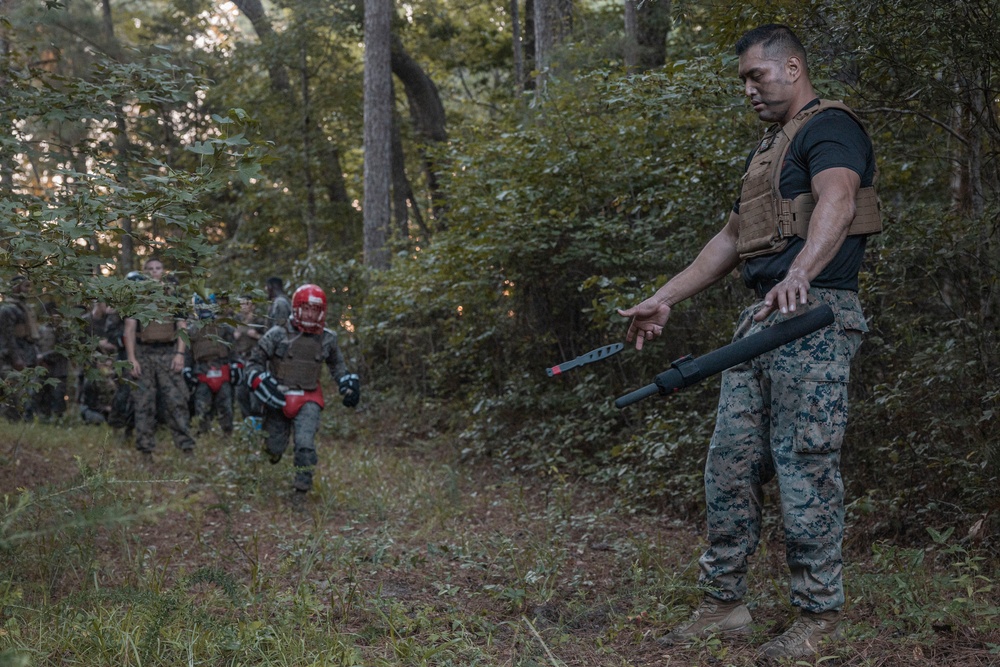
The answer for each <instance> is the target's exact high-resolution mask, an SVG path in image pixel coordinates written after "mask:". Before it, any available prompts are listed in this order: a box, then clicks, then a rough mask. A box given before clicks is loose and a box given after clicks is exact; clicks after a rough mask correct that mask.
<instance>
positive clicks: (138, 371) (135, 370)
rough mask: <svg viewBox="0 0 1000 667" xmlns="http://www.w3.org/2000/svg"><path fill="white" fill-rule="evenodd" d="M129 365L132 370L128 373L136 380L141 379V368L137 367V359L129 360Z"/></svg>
mask: <svg viewBox="0 0 1000 667" xmlns="http://www.w3.org/2000/svg"><path fill="white" fill-rule="evenodd" d="M129 363H130V364H132V370H131V371H129V373H130V374H131V375H132V377H133V378H134V379H136V380H138V379H139V378H141V377H142V366H140V365H139V360H138V359H131V360H129Z"/></svg>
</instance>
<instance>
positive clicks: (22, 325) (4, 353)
mask: <svg viewBox="0 0 1000 667" xmlns="http://www.w3.org/2000/svg"><path fill="white" fill-rule="evenodd" d="M30 307H31V306H29V305H28V304H26V303H25V302H24V301H23V300H22V299H20V298H18V297H17V296H14V295H8V296H7V297H6V298H5V300H4V302H3V303H0V366H3V367H4V368H16V369H22V368H24V367H26V366H34V365H35V362H36V360H37V357H38V348H37V347H36V345H35V343H36V342H37V334H38V330H37V324H36V323H35V322H34V317H33V316H32V314H31V313H30V312H29V311H28V308H30ZM16 329H20V331H21V334H23V335H19V334H18V333H15V330H16ZM32 329H34V332H32Z"/></svg>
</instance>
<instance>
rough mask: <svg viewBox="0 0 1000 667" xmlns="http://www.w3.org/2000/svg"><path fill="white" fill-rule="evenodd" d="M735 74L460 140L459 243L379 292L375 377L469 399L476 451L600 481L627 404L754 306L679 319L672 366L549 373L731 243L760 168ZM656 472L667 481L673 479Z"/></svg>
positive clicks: (583, 84)
mask: <svg viewBox="0 0 1000 667" xmlns="http://www.w3.org/2000/svg"><path fill="white" fill-rule="evenodd" d="M728 65H729V63H728V60H727V59H719V58H695V59H691V60H689V61H684V62H677V63H675V64H674V65H673V67H672V68H670V70H668V71H665V72H663V73H659V74H649V75H645V76H642V77H637V78H632V79H626V78H622V77H620V76H618V75H614V74H612V73H610V72H597V73H594V74H592V75H590V76H586V77H582V78H580V79H579V80H576V81H574V82H566V83H563V84H558V85H553V86H551V87H550V92H549V98H548V99H547V100H546V101H545V108H544V113H540V114H537V115H536V116H535V117H533V118H532V119H531V120H530V121H528V122H524V123H518V122H517V120H516V119H514V118H511V119H508V120H506V121H503V122H498V123H495V124H490V125H487V126H484V127H482V128H480V129H479V130H476V131H474V132H471V133H469V134H468V136H465V137H462V138H461V139H457V140H455V141H454V142H453V145H452V150H451V152H450V154H449V155H448V156H447V161H448V163H449V164H451V165H453V167H454V169H453V171H452V172H451V173H450V174H448V175H447V176H446V177H445V178H444V179H443V185H444V189H445V192H446V195H447V199H448V201H449V202H450V207H449V211H448V228H447V231H445V232H442V233H440V234H438V235H437V236H436V237H435V238H434V242H433V244H431V245H430V246H428V247H426V248H421V249H420V250H419V251H418V252H414V253H412V254H410V255H409V256H405V257H404V256H399V257H397V258H396V261H395V263H394V267H393V269H392V270H391V271H390V272H389V273H387V274H386V275H384V276H381V277H380V280H379V282H378V283H376V284H374V285H373V286H372V289H371V292H370V293H369V294H368V295H367V297H366V302H365V309H364V315H365V317H364V320H363V328H362V331H361V333H362V339H364V340H368V341H370V343H369V345H371V346H372V348H373V349H372V352H371V353H370V354H369V358H370V359H372V360H373V363H376V364H378V366H376V369H378V368H380V367H387V370H389V371H390V372H392V373H393V375H394V376H395V377H397V378H400V379H402V380H403V381H404V382H412V383H413V387H414V389H417V390H419V391H424V392H428V393H431V394H435V395H447V396H461V397H463V398H464V399H465V400H466V401H467V405H468V406H469V413H470V414H469V423H468V425H467V427H466V428H465V429H464V433H463V439H464V440H465V442H466V446H467V449H468V450H469V451H470V452H476V453H491V454H494V455H500V456H502V457H503V458H505V459H507V460H509V461H512V462H513V461H520V462H527V463H528V464H529V465H530V466H532V467H535V466H537V467H539V468H540V469H548V468H550V467H556V468H562V467H564V466H567V465H568V466H569V467H570V468H572V469H574V470H576V471H577V472H586V471H590V470H593V469H595V468H594V466H595V465H596V466H600V465H603V463H606V461H607V457H608V455H609V453H610V452H611V451H612V449H613V448H615V445H616V444H619V445H620V442H621V440H620V435H621V433H622V430H621V429H622V427H623V426H624V422H623V417H622V415H620V414H616V413H615V411H614V410H612V409H611V408H610V404H611V399H612V398H613V397H614V395H616V392H622V391H623V390H624V389H625V388H626V387H628V386H629V385H632V386H634V385H635V384H637V383H639V382H642V383H643V384H645V383H646V382H649V381H651V378H652V376H653V375H654V374H655V373H656V372H659V371H661V370H663V369H664V368H665V367H666V366H667V365H668V364H669V360H670V359H672V358H676V357H679V356H682V354H684V353H687V352H690V351H695V352H697V351H707V349H710V346H712V345H714V344H716V343H722V342H724V341H725V338H726V337H727V335H726V334H725V333H722V335H719V334H718V333H717V334H713V335H712V336H711V337H709V338H708V339H704V338H703V339H702V340H698V341H697V344H695V343H694V342H693V340H694V339H693V337H692V334H693V333H694V331H697V330H699V329H702V330H703V327H705V325H708V326H709V327H710V328H712V329H713V330H715V331H717V332H723V331H724V328H723V327H722V326H721V323H722V322H728V319H729V317H730V316H729V315H727V314H726V312H727V311H729V312H732V310H733V309H735V308H738V302H737V301H736V299H737V295H736V294H735V293H734V291H733V290H732V289H731V288H729V287H726V288H724V289H721V290H717V291H715V292H713V293H712V294H711V295H707V298H706V299H705V300H704V301H702V302H701V303H700V307H699V309H698V310H697V311H696V312H691V311H688V310H685V309H684V308H681V309H679V311H678V314H677V316H676V321H675V324H674V326H675V327H676V329H675V338H674V339H673V340H672V341H671V342H669V343H668V346H669V347H670V350H668V351H667V352H666V353H664V352H663V351H660V349H658V348H660V347H662V346H653V348H652V353H650V351H647V352H646V353H645V354H644V355H642V356H641V357H640V356H639V355H638V354H636V353H634V352H629V353H624V354H623V355H621V356H620V358H616V359H615V360H614V361H613V362H609V364H605V365H604V366H603V369H604V372H602V373H580V372H577V373H576V374H575V375H573V376H568V377H566V378H560V379H559V380H549V379H547V378H545V377H544V374H543V371H544V368H545V367H547V366H550V365H552V364H554V363H557V362H558V361H561V360H564V359H569V358H572V357H574V356H576V355H577V354H580V353H582V352H585V351H586V350H588V349H591V348H593V347H597V346H599V345H602V344H606V343H608V342H611V341H613V340H616V339H618V338H620V337H621V335H622V333H623V331H624V327H625V323H624V322H623V321H622V320H621V319H620V318H619V317H618V316H617V314H616V313H615V308H624V307H627V306H628V305H631V304H633V303H637V302H638V301H640V300H641V299H643V298H645V296H647V295H648V294H649V292H650V291H651V289H652V285H654V284H657V283H658V281H662V280H663V274H664V273H667V272H676V271H679V270H680V269H681V268H683V266H684V265H685V264H686V263H687V262H688V261H690V259H691V258H692V257H693V256H694V255H695V254H696V253H697V251H698V249H700V247H701V246H702V245H703V244H704V243H705V242H706V241H707V240H708V239H709V238H710V237H711V236H712V235H713V234H714V233H716V231H717V230H718V229H719V228H720V227H721V225H722V223H723V221H724V212H725V210H726V209H727V208H728V206H729V205H730V203H731V201H732V199H731V196H730V195H728V194H723V193H732V192H733V185H732V183H733V182H735V181H736V180H737V178H738V174H739V169H740V167H741V165H742V160H743V159H744V158H745V155H744V147H743V145H742V144H740V143H739V142H734V141H732V136H733V133H734V132H735V133H736V135H737V136H745V137H747V138H749V137H750V136H751V133H752V126H751V125H749V124H748V123H746V122H745V121H743V120H742V119H740V117H739V116H738V114H734V113H733V106H734V105H735V104H736V98H735V97H734V95H733V93H734V92H735V91H734V90H733V87H732V85H731V84H730V83H729V81H728V79H726V78H725V76H724V75H723V70H724V69H725V68H727V67H728ZM707 82H710V83H707ZM720 317H721V318H724V319H722V320H720ZM727 326H728V325H727ZM526 362H530V364H529V363H526ZM382 364H385V366H382ZM612 364H613V365H612ZM651 446H652V445H651ZM620 450H621V447H618V448H617V450H616V451H620ZM635 453H636V452H635V450H634V449H630V455H633V454H635ZM642 455H643V454H640V456H642ZM633 460H636V459H633ZM649 462H650V461H648V460H647V461H645V463H649ZM653 463H654V469H652V470H651V471H650V475H651V476H655V475H657V474H659V473H660V472H661V471H660V470H659V469H658V468H655V459H654V461H653ZM635 490H636V489H630V491H635ZM646 490H647V491H648V490H649V489H646Z"/></svg>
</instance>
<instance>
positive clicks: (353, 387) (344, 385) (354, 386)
mask: <svg viewBox="0 0 1000 667" xmlns="http://www.w3.org/2000/svg"><path fill="white" fill-rule="evenodd" d="M337 388H338V389H339V390H340V395H341V396H343V397H344V405H346V406H347V407H349V408H353V407H354V406H355V405H357V404H358V402H359V401H360V400H361V378H359V377H358V375H357V373H348V374H347V375H345V376H344V377H342V378H340V380H339V381H338V382H337Z"/></svg>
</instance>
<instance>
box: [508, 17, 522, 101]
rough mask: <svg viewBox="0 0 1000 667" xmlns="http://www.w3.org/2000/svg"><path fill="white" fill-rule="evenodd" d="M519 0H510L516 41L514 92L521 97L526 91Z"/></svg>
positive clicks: (511, 18)
mask: <svg viewBox="0 0 1000 667" xmlns="http://www.w3.org/2000/svg"><path fill="white" fill-rule="evenodd" d="M517 3H518V0H510V30H511V36H512V37H513V43H514V94H515V95H516V96H517V97H518V99H520V98H521V93H523V92H524V46H523V45H522V44H521V15H520V12H518V7H517Z"/></svg>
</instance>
